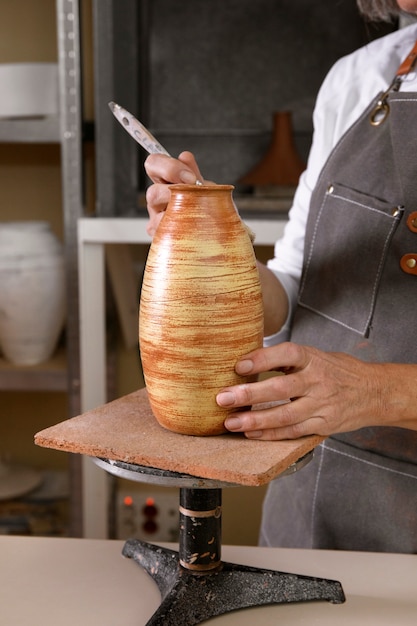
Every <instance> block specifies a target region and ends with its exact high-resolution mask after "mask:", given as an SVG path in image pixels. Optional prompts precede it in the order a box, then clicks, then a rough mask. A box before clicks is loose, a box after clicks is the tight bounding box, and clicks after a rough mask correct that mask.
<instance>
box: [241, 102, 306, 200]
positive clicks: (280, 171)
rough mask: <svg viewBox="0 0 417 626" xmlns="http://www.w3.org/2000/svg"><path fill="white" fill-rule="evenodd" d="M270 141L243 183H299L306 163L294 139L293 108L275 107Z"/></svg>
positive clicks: (266, 185)
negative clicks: (277, 109) (278, 108)
mask: <svg viewBox="0 0 417 626" xmlns="http://www.w3.org/2000/svg"><path fill="white" fill-rule="evenodd" d="M272 123H273V126H272V135H271V141H270V144H269V147H268V150H267V151H266V153H265V155H264V156H263V157H262V159H261V160H260V161H259V163H257V165H255V167H253V168H252V169H251V170H250V171H249V172H248V173H247V174H245V176H243V177H242V178H241V179H240V181H239V182H240V183H242V184H244V185H251V186H253V187H258V188H262V187H263V188H267V187H282V186H283V187H290V186H294V185H297V184H298V179H299V177H300V175H301V173H302V172H303V171H304V169H305V163H304V161H303V160H302V159H301V157H300V156H299V154H298V151H297V148H296V146H295V142H294V132H293V125H292V114H291V111H276V112H275V113H274V114H273V118H272Z"/></svg>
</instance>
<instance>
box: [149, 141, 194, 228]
mask: <svg viewBox="0 0 417 626" xmlns="http://www.w3.org/2000/svg"><path fill="white" fill-rule="evenodd" d="M145 170H146V173H147V175H148V176H149V178H150V179H151V180H152V182H153V185H151V186H150V187H149V188H148V189H147V191H146V205H147V208H148V213H149V222H148V225H147V227H146V230H147V233H148V235H150V236H151V237H153V235H154V234H155V232H156V229H157V228H158V225H159V222H160V221H161V219H162V216H163V214H164V211H165V209H166V206H167V204H168V202H169V198H170V191H169V186H168V185H169V184H172V183H184V184H187V185H195V184H196V181H197V180H199V181H200V182H202V183H203V182H205V181H204V179H203V177H202V175H201V172H200V169H199V167H198V165H197V162H196V160H195V157H194V155H193V154H192V153H191V152H181V154H180V155H179V157H178V159H174V158H173V157H169V156H166V155H164V154H150V155H149V156H148V157H147V159H146V161H145Z"/></svg>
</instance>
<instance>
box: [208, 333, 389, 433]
mask: <svg viewBox="0 0 417 626" xmlns="http://www.w3.org/2000/svg"><path fill="white" fill-rule="evenodd" d="M381 368H383V365H382V364H375V363H367V362H364V361H360V360H359V359H356V358H354V357H352V356H350V355H348V354H343V353H335V352H322V351H320V350H317V349H315V348H312V347H308V346H301V345H297V344H295V343H290V342H287V343H283V344H279V345H277V346H273V347H270V348H261V349H259V350H255V351H254V352H251V353H250V354H248V355H246V356H244V357H243V358H242V359H241V360H240V361H239V362H238V363H237V364H236V372H237V373H238V374H241V375H249V374H260V373H262V372H268V371H271V370H276V371H280V372H282V373H283V374H284V375H281V376H279V375H277V376H274V377H272V378H267V379H265V380H260V381H258V382H255V383H248V384H242V385H236V386H234V387H228V388H227V389H223V390H222V391H221V392H220V393H219V394H218V395H217V403H218V404H219V405H220V406H223V407H226V408H229V407H230V409H236V408H238V407H247V406H248V405H249V406H251V405H256V404H262V403H268V402H269V403H271V402H277V401H281V402H282V404H279V405H276V406H272V407H265V408H262V407H260V408H258V407H255V408H254V409H253V410H242V411H241V412H238V413H231V415H230V417H228V418H227V419H226V421H225V426H226V428H227V429H228V430H230V431H233V432H243V433H245V435H246V437H248V438H251V439H264V440H279V439H295V438H298V437H303V436H305V435H313V434H316V435H322V436H328V435H331V434H332V433H340V432H348V431H351V430H356V429H358V428H362V427H364V426H370V425H377V424H378V423H379V422H380V421H381V420H382V421H383V410H381V406H380V404H381V402H380V399H381V393H380V390H381V387H382V382H383V379H381V375H383V370H382V369H381ZM289 399H290V401H289Z"/></svg>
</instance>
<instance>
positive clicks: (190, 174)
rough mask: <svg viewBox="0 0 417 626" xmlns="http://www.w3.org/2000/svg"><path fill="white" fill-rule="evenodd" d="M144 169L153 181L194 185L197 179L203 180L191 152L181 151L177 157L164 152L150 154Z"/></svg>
mask: <svg viewBox="0 0 417 626" xmlns="http://www.w3.org/2000/svg"><path fill="white" fill-rule="evenodd" d="M145 170H146V173H147V175H148V176H149V178H150V179H151V180H152V181H153V182H154V183H164V184H170V183H184V184H187V185H195V184H196V181H197V180H199V181H200V182H202V180H203V178H202V176H201V172H200V170H199V168H198V165H197V163H196V160H195V158H194V155H193V154H192V153H191V152H182V153H181V154H180V156H179V157H178V159H174V158H173V157H169V156H166V155H164V154H150V155H149V156H148V157H147V159H146V161H145Z"/></svg>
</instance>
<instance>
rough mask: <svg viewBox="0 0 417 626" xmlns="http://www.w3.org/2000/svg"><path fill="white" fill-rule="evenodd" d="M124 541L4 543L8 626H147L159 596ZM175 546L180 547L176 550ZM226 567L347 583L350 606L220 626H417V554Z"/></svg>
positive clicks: (234, 616) (312, 554)
mask: <svg viewBox="0 0 417 626" xmlns="http://www.w3.org/2000/svg"><path fill="white" fill-rule="evenodd" d="M122 547H123V541H110V540H101V539H61V538H59V539H58V538H41V537H8V536H3V537H0V624H2V625H3V624H4V625H7V626H74V625H75V624H76V625H77V626H84V625H85V626H116V624H117V625H118V626H119V625H120V626H142V625H145V624H146V622H147V620H149V618H150V617H151V616H152V614H153V612H154V611H155V610H156V609H157V607H158V605H159V601H160V596H159V590H158V588H157V586H156V584H155V583H154V582H153V580H152V579H151V578H149V576H148V575H147V574H146V573H145V572H144V570H142V569H141V568H140V567H139V566H138V565H137V564H136V563H135V562H134V561H132V560H130V559H126V558H124V557H122V556H121V549H122ZM170 547H172V546H170ZM222 558H223V560H224V561H231V562H233V563H244V564H246V565H252V566H256V567H265V568H269V569H273V570H279V571H285V572H293V573H296V574H305V575H309V576H319V577H323V578H332V579H336V580H339V581H340V582H341V583H342V585H343V588H344V591H345V594H346V602H345V603H344V604H340V605H337V604H330V603H328V602H306V603H300V604H289V605H270V606H264V607H255V608H250V609H243V610H240V611H235V612H232V613H228V614H225V615H222V616H220V617H216V618H213V619H212V620H209V622H205V623H207V624H208V623H210V624H213V626H214V625H216V626H223V625H224V626H232V625H235V626H249V625H250V626H253V624H256V626H267V625H268V626H272V625H274V626H276V625H277V624H285V626H292V625H299V626H301V625H303V626H314V625H319V624H320V626H327V625H329V626H330V625H331V626H334V625H335V624H337V626H347V625H353V624H354V625H355V626H373V625H375V626H405V625H410V626H411V625H412V626H415V624H416V623H417V555H416V556H414V555H395V554H371V553H364V552H333V551H316V550H288V549H269V548H253V547H236V546H223V554H222Z"/></svg>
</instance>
